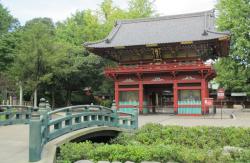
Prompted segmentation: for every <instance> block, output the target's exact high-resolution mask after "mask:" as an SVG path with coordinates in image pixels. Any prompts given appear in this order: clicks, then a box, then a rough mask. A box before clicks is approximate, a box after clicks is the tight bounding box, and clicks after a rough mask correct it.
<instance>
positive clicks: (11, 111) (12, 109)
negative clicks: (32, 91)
mask: <svg viewBox="0 0 250 163" xmlns="http://www.w3.org/2000/svg"><path fill="white" fill-rule="evenodd" d="M32 111H33V107H28V106H18V105H0V126H1V125H11V124H21V123H29V121H30V117H31V113H32Z"/></svg>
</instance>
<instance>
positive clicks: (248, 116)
mask: <svg viewBox="0 0 250 163" xmlns="http://www.w3.org/2000/svg"><path fill="white" fill-rule="evenodd" d="M249 110H250V109H249ZM220 111H221V110H220V109H217V114H216V115H205V116H196V117H194V116H175V115H171V114H165V115H164V114H150V115H140V116H139V126H140V127H141V126H143V125H145V124H147V123H150V122H153V123H160V124H163V125H178V126H222V127H229V126H235V127H250V111H248V112H242V111H241V110H236V109H223V112H222V119H221V112H220ZM231 114H234V115H235V117H234V118H231Z"/></svg>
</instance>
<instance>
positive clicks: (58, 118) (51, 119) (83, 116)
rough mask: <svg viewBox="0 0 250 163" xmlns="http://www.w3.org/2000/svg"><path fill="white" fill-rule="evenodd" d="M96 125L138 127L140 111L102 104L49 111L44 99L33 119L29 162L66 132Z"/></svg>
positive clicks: (38, 156)
mask: <svg viewBox="0 0 250 163" xmlns="http://www.w3.org/2000/svg"><path fill="white" fill-rule="evenodd" d="M94 126H109V127H118V128H124V129H131V130H133V129H137V128H138V113H137V109H135V110H134V111H133V112H131V113H125V112H120V111H117V110H116V109H110V108H107V107H103V106H99V105H79V106H70V107H65V108H60V109H56V110H54V111H48V108H46V105H45V104H44V103H43V101H42V102H40V105H39V109H38V110H35V111H33V112H32V116H31V120H30V140H29V141H30V142H29V144H30V147H29V161H31V162H34V161H39V160H40V159H41V152H42V149H43V146H44V145H45V144H46V143H47V142H49V141H51V140H53V139H55V138H57V137H60V136H62V135H64V134H66V133H69V132H72V131H75V130H79V129H83V128H88V127H94Z"/></svg>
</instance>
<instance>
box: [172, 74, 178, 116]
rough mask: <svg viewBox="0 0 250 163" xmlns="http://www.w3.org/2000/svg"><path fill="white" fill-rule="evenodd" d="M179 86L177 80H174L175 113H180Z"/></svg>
mask: <svg viewBox="0 0 250 163" xmlns="http://www.w3.org/2000/svg"><path fill="white" fill-rule="evenodd" d="M177 87H178V85H177V80H176V79H174V85H173V96H174V113H175V114H177V113H178V88H177Z"/></svg>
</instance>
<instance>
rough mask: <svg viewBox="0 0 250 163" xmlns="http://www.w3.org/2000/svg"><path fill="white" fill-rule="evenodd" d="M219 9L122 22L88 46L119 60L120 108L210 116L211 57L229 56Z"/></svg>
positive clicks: (114, 73) (115, 74)
mask: <svg viewBox="0 0 250 163" xmlns="http://www.w3.org/2000/svg"><path fill="white" fill-rule="evenodd" d="M214 20H215V16H214V11H213V10H211V11H205V12H199V13H191V14H183V15H174V16H165V17H156V18H145V19H135V20H122V21H117V23H116V26H115V27H114V29H113V30H112V31H111V32H110V34H109V35H108V36H107V37H106V38H105V39H104V40H101V41H98V42H89V43H85V47H86V48H87V49H88V50H89V51H91V52H93V53H95V54H97V55H100V56H102V57H104V58H108V59H111V60H113V61H116V62H118V65H117V66H116V67H107V68H106V69H105V74H106V76H107V77H110V78H112V79H113V80H114V83H115V101H116V105H117V107H118V108H119V109H120V110H124V111H129V110H130V109H132V108H139V111H140V112H144V113H146V112H148V111H151V112H159V111H161V112H172V113H175V114H181V115H201V114H206V113H208V108H207V107H206V106H205V104H204V99H205V98H207V97H208V96H209V90H208V82H209V81H210V80H211V79H213V78H214V77H215V76H216V72H215V70H214V69H213V66H212V64H211V63H209V62H207V61H209V60H210V59H216V58H218V57H222V56H226V55H227V54H228V45H229V41H230V38H229V34H228V33H225V32H224V33H222V32H217V31H216V29H215V26H214Z"/></svg>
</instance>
